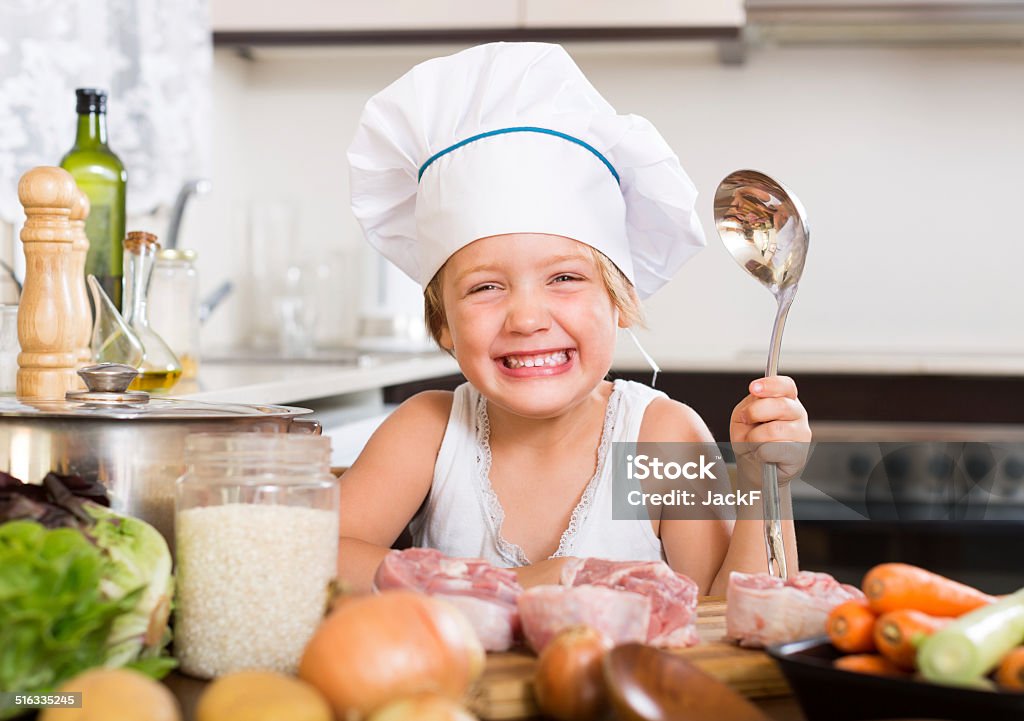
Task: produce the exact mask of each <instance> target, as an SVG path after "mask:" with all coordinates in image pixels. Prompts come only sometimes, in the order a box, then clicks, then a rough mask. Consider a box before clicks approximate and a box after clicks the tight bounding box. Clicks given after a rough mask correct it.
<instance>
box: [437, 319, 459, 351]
mask: <svg viewBox="0 0 1024 721" xmlns="http://www.w3.org/2000/svg"><path fill="white" fill-rule="evenodd" d="M437 342H438V345H440V346H441V347H442V348H444V349H445V350H446V351H448V352H449V353H451V352H452V351H454V350H455V341H453V340H452V332H451V331H450V330H449V329H448V324H447V323H442V324H441V332H440V333H438V340H437Z"/></svg>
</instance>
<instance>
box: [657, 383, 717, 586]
mask: <svg viewBox="0 0 1024 721" xmlns="http://www.w3.org/2000/svg"><path fill="white" fill-rule="evenodd" d="M638 441H639V442H641V443H694V444H696V443H714V440H713V438H712V436H711V431H710V430H708V427H707V425H706V424H705V423H704V421H703V420H702V419H701V417H700V416H699V415H697V413H696V411H694V410H693V409H692V408H690V407H689V406H686V405H683V404H682V403H679V402H678V401H673V400H669V399H668V398H658V399H656V400H654V401H652V402H651V404H650V405H649V406H647V411H646V412H645V413H644V420H643V423H642V424H641V426H640V437H639V439H638ZM732 525H733V524H732V522H731V521H729V520H722V519H714V520H712V519H709V520H682V519H677V520H666V519H662V520H661V521H659V523H658V536H659V537H660V538H661V545H662V547H663V548H664V549H665V557H666V560H667V561H668V564H669V565H670V566H671V567H672V569H673V570H674V571H676V572H678V573H682V574H684V575H685V576H687V577H688V578H690V579H692V580H693V581H694V582H695V583H696V584H697V586H698V588H699V593H700V594H701V595H702V596H706V595H708V594H709V593H712V590H711V589H712V585H713V584H714V582H715V578H716V576H717V574H718V572H719V570H720V569H721V567H722V562H723V561H724V560H725V558H726V554H727V553H728V551H729V537H730V534H731V531H732Z"/></svg>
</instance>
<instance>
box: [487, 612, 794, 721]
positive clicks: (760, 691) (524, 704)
mask: <svg viewBox="0 0 1024 721" xmlns="http://www.w3.org/2000/svg"><path fill="white" fill-rule="evenodd" d="M697 630H698V632H699V633H700V637H701V643H700V645H698V646H694V647H693V648H685V649H678V650H677V651H676V653H679V654H680V655H682V656H685V657H686V658H688V659H690V660H691V661H692V662H693V663H694V664H696V665H697V666H699V667H700V668H701V669H703V670H704V671H705V672H707V673H709V674H711V675H712V676H714V677H715V678H717V679H718V680H720V681H722V682H723V683H725V684H727V685H729V686H731V687H732V688H733V689H735V690H736V691H738V692H740V693H741V694H743V695H744V696H747V697H748V698H767V697H771V696H785V695H788V694H789V693H791V692H790V689H789V685H788V684H787V683H786V680H785V679H784V678H783V677H782V673H781V672H780V671H779V669H778V667H777V666H776V665H775V662H774V661H772V660H771V658H770V657H769V656H768V654H766V653H764V652H763V651H755V650H752V649H745V648H740V647H739V646H737V645H736V644H734V643H730V642H728V641H725V640H723V639H724V636H725V599H724V598H721V597H708V598H703V599H701V600H700V603H699V604H698V606H697ZM536 662H537V659H536V657H535V656H533V655H532V654H530V653H528V652H526V651H512V652H508V653H492V654H488V656H487V667H486V669H485V670H484V675H483V678H482V679H481V682H480V684H479V686H478V688H477V689H476V691H475V692H474V695H473V698H472V700H471V702H470V708H471V709H472V710H473V711H474V712H475V713H476V714H477V715H478V716H480V718H482V719H487V720H488V721H492V720H493V721H498V720H499V719H522V718H529V717H531V716H535V715H537V714H538V711H537V706H536V704H535V703H534V701H533V690H532V688H531V687H532V679H533V672H534V666H535V665H536Z"/></svg>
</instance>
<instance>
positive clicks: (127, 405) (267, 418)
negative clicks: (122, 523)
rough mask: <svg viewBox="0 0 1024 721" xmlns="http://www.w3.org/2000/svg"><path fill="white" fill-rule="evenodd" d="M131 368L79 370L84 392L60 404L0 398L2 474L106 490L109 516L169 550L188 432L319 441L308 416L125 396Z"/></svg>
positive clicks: (295, 410) (269, 408) (72, 394)
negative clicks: (67, 480)
mask: <svg viewBox="0 0 1024 721" xmlns="http://www.w3.org/2000/svg"><path fill="white" fill-rule="evenodd" d="M136 374H137V373H136V370H135V369H134V368H132V367H131V366H126V365H122V364H117V363H102V364H100V365H97V366H90V367H88V368H83V369H82V370H80V371H79V375H80V376H81V377H82V378H83V379H84V380H85V383H86V386H87V387H88V390H86V391H78V392H70V393H68V394H67V399H66V400H63V401H19V400H16V399H14V398H5V399H0V470H4V471H6V472H8V473H10V474H11V475H12V476H15V477H17V478H20V479H21V480H23V481H26V482H29V483H39V482H41V481H42V479H43V477H44V476H45V475H46V474H47V473H49V472H50V471H56V472H57V473H64V474H70V473H77V474H79V475H81V476H82V477H84V478H86V479H88V480H98V481H100V482H101V483H103V484H104V485H105V486H106V487H107V491H108V493H109V494H110V498H111V505H112V507H113V508H114V509H115V510H117V511H119V512H122V513H126V514H129V515H132V516H137V517H138V518H141V519H143V520H145V521H147V522H148V523H150V524H152V525H153V526H155V527H156V528H157V529H158V530H159V531H160V532H161V533H162V534H163V535H164V537H165V538H167V540H168V542H169V543H172V547H173V535H174V533H173V531H174V482H175V480H176V479H177V478H178V477H179V476H180V475H181V474H182V473H183V472H184V470H185V463H184V446H185V437H186V436H188V435H189V434H190V433H204V432H233V431H239V432H249V433H253V432H255V433H313V434H319V433H320V430H321V429H320V424H319V423H317V422H316V421H312V420H302V419H299V418H298V416H300V415H304V414H307V413H311V412H312V411H310V410H308V409H306V408H292V407H288V406H269V405H266V406H264V405H241V404H226V403H202V402H198V401H186V400H175V399H171V398H152V399H151V398H150V397H149V394H148V393H143V392H141V391H128V390H127V388H128V385H129V384H130V383H131V381H132V379H133V378H134V377H135V375H136Z"/></svg>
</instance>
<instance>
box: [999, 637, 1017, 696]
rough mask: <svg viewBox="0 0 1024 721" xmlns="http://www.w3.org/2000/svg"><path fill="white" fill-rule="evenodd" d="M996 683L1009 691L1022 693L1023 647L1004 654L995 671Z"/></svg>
mask: <svg viewBox="0 0 1024 721" xmlns="http://www.w3.org/2000/svg"><path fill="white" fill-rule="evenodd" d="M996 681H997V682H998V683H999V685H1000V686H1002V687H1003V688H1008V689H1010V690H1011V691H1024V646H1018V647H1017V648H1015V649H1013V650H1012V651H1010V652H1009V653H1008V654H1006V656H1005V657H1004V658H1003V660H1002V662H1001V663H1000V664H999V668H998V669H997V670H996Z"/></svg>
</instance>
